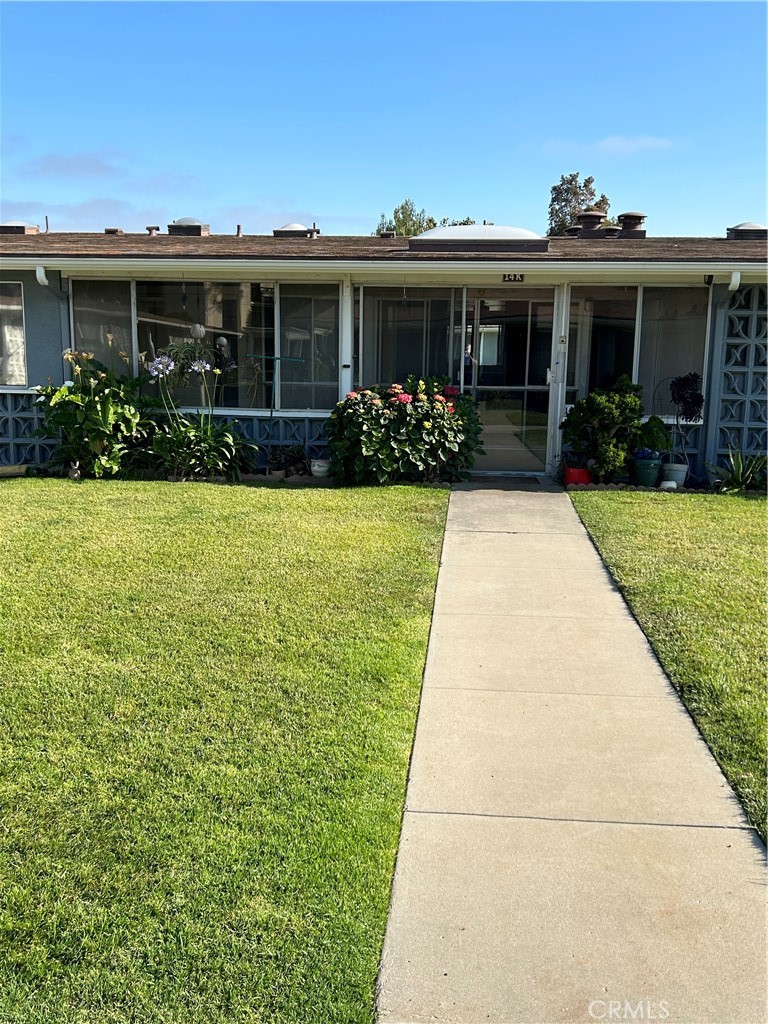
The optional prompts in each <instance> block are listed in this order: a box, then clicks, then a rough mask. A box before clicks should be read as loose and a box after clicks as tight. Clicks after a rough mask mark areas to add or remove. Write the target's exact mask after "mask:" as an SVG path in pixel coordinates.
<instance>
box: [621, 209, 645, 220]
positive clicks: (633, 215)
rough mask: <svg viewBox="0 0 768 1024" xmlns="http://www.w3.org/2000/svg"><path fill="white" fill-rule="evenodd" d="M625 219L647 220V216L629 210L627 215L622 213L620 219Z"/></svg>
mask: <svg viewBox="0 0 768 1024" xmlns="http://www.w3.org/2000/svg"><path fill="white" fill-rule="evenodd" d="M624 217H629V218H630V219H631V220H638V219H639V220H645V218H646V214H644V213H639V212H638V211H637V210H628V211H627V212H626V213H620V214H619V216H618V219H619V220H622V219H623V218H624Z"/></svg>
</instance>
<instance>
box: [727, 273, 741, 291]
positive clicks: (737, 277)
mask: <svg viewBox="0 0 768 1024" xmlns="http://www.w3.org/2000/svg"><path fill="white" fill-rule="evenodd" d="M740 284H741V271H740V270H734V271H733V272H732V273H731V282H730V284H729V285H728V291H729V292H735V291H736V289H737V288H738V287H739V285H740Z"/></svg>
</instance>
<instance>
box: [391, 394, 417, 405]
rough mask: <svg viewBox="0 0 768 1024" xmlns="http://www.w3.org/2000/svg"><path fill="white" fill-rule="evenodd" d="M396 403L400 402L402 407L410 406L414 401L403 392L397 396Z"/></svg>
mask: <svg viewBox="0 0 768 1024" xmlns="http://www.w3.org/2000/svg"><path fill="white" fill-rule="evenodd" d="M395 401H396V402H399V403H400V404H401V405H410V404H411V402H412V401H413V399H412V398H411V396H410V395H408V394H406V393H405V392H401V393H400V394H399V395H395Z"/></svg>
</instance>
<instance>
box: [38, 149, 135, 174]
mask: <svg viewBox="0 0 768 1024" xmlns="http://www.w3.org/2000/svg"><path fill="white" fill-rule="evenodd" d="M20 171H21V173H22V174H23V175H24V176H25V177H33V178H113V177H116V176H117V175H120V174H122V173H123V171H122V169H121V168H120V167H118V166H117V165H116V164H114V163H111V162H110V161H108V160H105V159H104V157H103V156H100V155H99V154H98V153H46V154H44V155H43V156H38V157H35V159H34V160H27V161H26V163H24V164H22V165H21V167H20Z"/></svg>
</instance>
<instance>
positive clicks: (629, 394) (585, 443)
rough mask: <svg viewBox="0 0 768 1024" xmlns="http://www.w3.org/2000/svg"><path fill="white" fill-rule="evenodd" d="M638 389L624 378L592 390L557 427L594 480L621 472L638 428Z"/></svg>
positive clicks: (639, 420)
mask: <svg viewBox="0 0 768 1024" xmlns="http://www.w3.org/2000/svg"><path fill="white" fill-rule="evenodd" d="M640 390H641V389H640V387H639V385H637V384H633V383H632V381H631V380H630V378H629V377H627V376H626V375H624V376H622V377H619V379H618V380H617V381H616V383H615V384H614V385H613V387H611V388H595V389H594V391H590V393H589V394H588V395H587V396H586V397H585V398H580V399H579V400H578V401H577V402H574V404H573V405H572V406H571V408H570V410H569V412H568V415H567V416H566V417H565V419H564V420H563V422H562V423H561V424H560V429H561V430H562V431H563V440H564V441H565V443H566V445H568V447H569V448H570V450H571V451H572V452H575V453H576V455H580V456H581V457H582V458H583V459H584V463H583V464H584V465H585V466H590V467H591V468H592V474H593V476H594V478H595V479H597V480H612V479H613V478H614V477H615V476H617V475H618V474H619V473H620V472H621V471H622V470H623V469H624V466H625V464H626V461H627V457H628V455H629V452H630V450H631V449H632V448H633V447H634V442H635V440H636V437H637V433H638V430H639V428H640V422H641V419H640V418H641V416H642V414H643V403H642V401H641V400H640Z"/></svg>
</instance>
